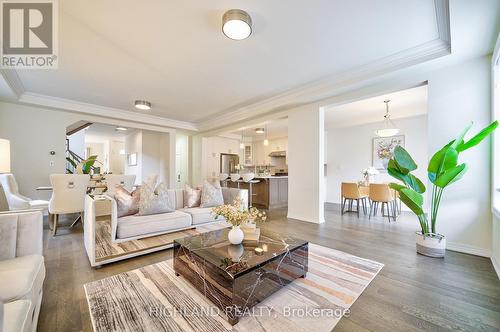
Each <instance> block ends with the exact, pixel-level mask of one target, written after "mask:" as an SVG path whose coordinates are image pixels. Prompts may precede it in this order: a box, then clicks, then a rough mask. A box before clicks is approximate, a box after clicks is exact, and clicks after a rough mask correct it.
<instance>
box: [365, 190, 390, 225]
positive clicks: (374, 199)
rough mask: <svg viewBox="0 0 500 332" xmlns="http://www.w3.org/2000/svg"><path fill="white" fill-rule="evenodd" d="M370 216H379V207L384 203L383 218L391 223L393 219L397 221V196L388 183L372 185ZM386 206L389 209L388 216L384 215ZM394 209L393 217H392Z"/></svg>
mask: <svg viewBox="0 0 500 332" xmlns="http://www.w3.org/2000/svg"><path fill="white" fill-rule="evenodd" d="M369 198H370V214H369V216H368V217H369V218H371V217H372V215H373V216H375V215H376V214H377V210H378V205H379V204H380V203H382V216H383V217H387V219H388V220H389V222H391V217H392V218H393V219H394V221H396V207H395V202H396V201H395V195H394V192H393V191H392V190H391V188H389V185H388V184H386V183H370V194H369ZM384 206H385V207H386V208H387V214H384ZM391 208H392V215H391Z"/></svg>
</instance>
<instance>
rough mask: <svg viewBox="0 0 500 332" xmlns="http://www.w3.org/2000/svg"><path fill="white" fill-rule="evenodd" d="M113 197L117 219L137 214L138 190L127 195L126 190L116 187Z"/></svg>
mask: <svg viewBox="0 0 500 332" xmlns="http://www.w3.org/2000/svg"><path fill="white" fill-rule="evenodd" d="M114 197H115V200H116V208H117V214H118V218H120V217H125V216H131V215H134V214H136V213H137V212H139V200H140V192H139V190H138V189H136V190H134V191H132V192H131V193H129V192H128V191H127V189H125V188H123V187H121V186H117V187H116V189H115V195H114Z"/></svg>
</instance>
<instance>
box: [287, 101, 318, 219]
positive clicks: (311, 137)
mask: <svg viewBox="0 0 500 332" xmlns="http://www.w3.org/2000/svg"><path fill="white" fill-rule="evenodd" d="M324 128H325V126H324V110H323V109H322V108H318V107H316V106H315V105H312V106H305V107H302V108H300V109H298V110H295V111H294V112H293V113H291V114H290V116H289V117H288V176H289V177H288V217H289V218H293V219H299V220H304V221H308V222H313V223H322V222H324V221H325V218H324V206H323V205H324V182H325V181H324V176H323V171H324V148H323V145H324Z"/></svg>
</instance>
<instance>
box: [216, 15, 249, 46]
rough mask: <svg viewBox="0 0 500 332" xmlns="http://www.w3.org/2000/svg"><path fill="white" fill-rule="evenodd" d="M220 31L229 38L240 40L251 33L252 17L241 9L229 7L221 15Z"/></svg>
mask: <svg viewBox="0 0 500 332" xmlns="http://www.w3.org/2000/svg"><path fill="white" fill-rule="evenodd" d="M222 32H223V33H224V35H225V36H226V37H227V38H229V39H234V40H242V39H245V38H248V36H250V34H251V33H252V18H251V17H250V15H248V13H247V12H245V11H243V10H241V9H231V10H228V11H227V12H225V13H224V15H223V16H222Z"/></svg>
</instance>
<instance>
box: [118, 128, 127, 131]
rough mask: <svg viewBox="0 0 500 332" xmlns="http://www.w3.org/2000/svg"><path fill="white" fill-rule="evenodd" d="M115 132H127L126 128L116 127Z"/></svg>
mask: <svg viewBox="0 0 500 332" xmlns="http://www.w3.org/2000/svg"><path fill="white" fill-rule="evenodd" d="M116 130H119V131H126V130H127V128H125V127H116Z"/></svg>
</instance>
